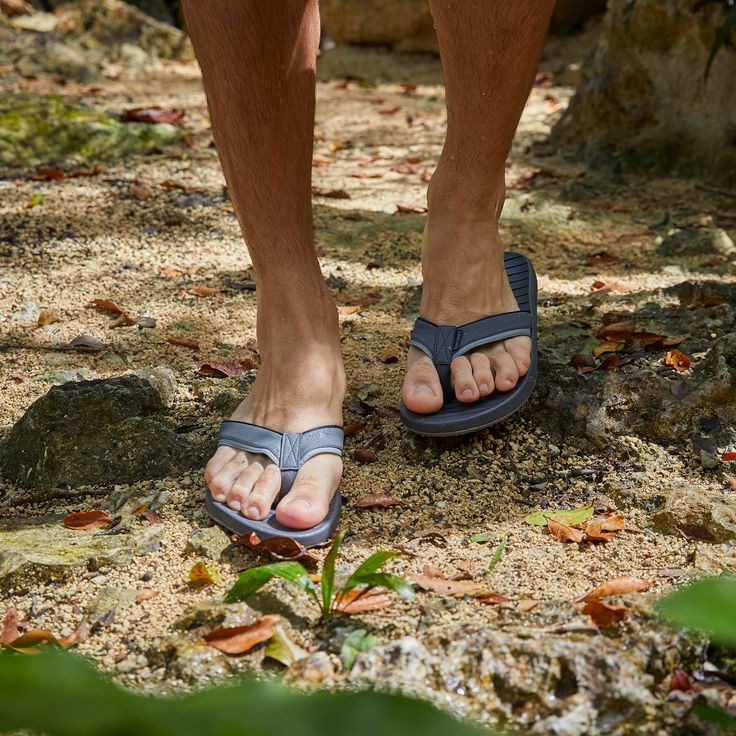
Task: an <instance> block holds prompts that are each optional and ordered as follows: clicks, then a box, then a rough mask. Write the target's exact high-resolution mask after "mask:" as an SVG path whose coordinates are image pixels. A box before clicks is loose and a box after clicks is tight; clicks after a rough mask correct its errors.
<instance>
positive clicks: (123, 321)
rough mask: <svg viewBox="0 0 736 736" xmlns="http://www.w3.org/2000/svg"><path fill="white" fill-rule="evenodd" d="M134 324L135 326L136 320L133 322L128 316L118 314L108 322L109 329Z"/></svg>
mask: <svg viewBox="0 0 736 736" xmlns="http://www.w3.org/2000/svg"><path fill="white" fill-rule="evenodd" d="M134 324H136V320H134V319H133V317H131V316H130V315H129V314H120V315H118V316H117V317H116V318H115V319H114V320H113V321H112V322H110V327H111V328H114V327H130V326H131V325H134Z"/></svg>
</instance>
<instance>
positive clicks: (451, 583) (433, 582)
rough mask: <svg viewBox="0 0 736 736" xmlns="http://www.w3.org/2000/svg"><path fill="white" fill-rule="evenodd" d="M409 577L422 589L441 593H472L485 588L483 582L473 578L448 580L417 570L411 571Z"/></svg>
mask: <svg viewBox="0 0 736 736" xmlns="http://www.w3.org/2000/svg"><path fill="white" fill-rule="evenodd" d="M407 577H408V578H409V579H410V580H413V581H414V582H415V583H416V584H417V585H418V586H419V587H420V588H422V590H427V591H431V592H432V593H439V594H440V595H470V594H471V593H477V592H478V591H479V590H481V589H482V588H483V583H478V582H475V581H473V580H446V579H443V578H438V577H432V576H430V575H422V574H421V573H416V572H415V573H409V575H408V576H407Z"/></svg>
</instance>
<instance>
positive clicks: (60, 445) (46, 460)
mask: <svg viewBox="0 0 736 736" xmlns="http://www.w3.org/2000/svg"><path fill="white" fill-rule="evenodd" d="M159 379H160V380H158V379H157V380H156V381H155V383H156V385H154V382H151V381H150V380H146V379H144V378H142V377H140V376H137V375H123V376H118V377H115V378H108V379H102V380H92V381H78V382H70V383H65V384H62V385H60V386H53V387H52V388H51V389H50V390H49V391H48V393H47V394H46V395H44V396H42V397H41V398H40V399H38V400H37V401H36V402H34V403H33V404H32V405H31V407H30V408H29V409H28V411H27V412H26V413H25V414H24V415H23V416H22V417H21V418H20V419H19V420H18V422H17V423H16V424H15V426H14V427H13V428H12V430H11V432H10V436H9V437H8V439H7V441H6V442H5V443H4V445H3V446H2V449H1V450H0V459H1V463H0V464H1V466H2V473H3V475H4V476H5V477H6V478H7V479H9V480H11V481H12V482H14V483H17V484H18V485H20V486H22V487H25V488H36V489H53V488H57V487H59V486H66V487H72V488H73V487H76V486H80V485H103V484H113V483H119V484H128V483H134V482H136V481H138V480H143V479H151V478H161V477H164V476H167V475H176V474H177V473H180V472H183V471H185V470H189V469H192V468H196V467H203V466H204V463H205V462H206V458H207V456H208V455H209V452H210V450H211V441H210V439H209V437H208V435H206V434H204V435H203V434H201V433H198V432H197V431H196V428H195V431H190V432H187V431H177V430H178V427H177V424H176V421H175V418H174V416H173V414H172V413H171V412H170V411H169V410H168V409H167V407H166V403H165V402H166V399H167V397H166V392H165V390H163V389H162V391H159V390H158V388H157V387H160V386H161V385H162V381H163V379H162V378H161V377H160V376H159ZM185 429H186V428H185Z"/></svg>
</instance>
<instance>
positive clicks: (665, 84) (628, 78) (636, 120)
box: [552, 0, 736, 182]
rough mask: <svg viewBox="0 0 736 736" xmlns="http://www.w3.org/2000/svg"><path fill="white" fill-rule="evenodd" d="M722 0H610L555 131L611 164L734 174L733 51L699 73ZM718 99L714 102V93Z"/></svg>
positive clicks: (593, 158) (557, 137)
mask: <svg viewBox="0 0 736 736" xmlns="http://www.w3.org/2000/svg"><path fill="white" fill-rule="evenodd" d="M726 8H727V6H726V4H725V3H699V2H698V0H637V1H636V2H630V0H610V1H609V3H608V10H607V13H606V16H605V20H604V30H603V33H602V35H601V38H600V40H599V42H598V45H597V47H596V49H595V51H594V53H593V55H592V57H591V58H590V59H588V60H587V61H586V62H585V63H584V64H583V74H584V81H583V83H582V85H581V86H580V87H579V88H578V91H577V93H576V94H575V96H574V98H573V100H572V101H571V104H570V107H569V109H568V111H567V112H566V113H565V115H564V116H563V118H562V119H561V120H560V123H559V124H558V125H557V127H556V129H555V131H554V133H553V137H552V139H553V141H555V142H557V143H558V144H562V145H563V146H569V147H570V149H571V150H572V151H574V152H575V155H576V157H577V158H580V157H582V158H584V159H586V160H587V161H588V162H590V163H592V164H593V165H598V166H601V167H603V168H607V169H613V170H616V169H619V168H623V169H624V170H632V171H640V172H645V173H647V174H652V173H653V172H659V173H669V172H675V173H680V174H686V175H693V176H701V177H708V178H709V179H713V178H714V177H715V178H719V179H721V180H723V181H725V182H730V181H734V180H736V147H735V146H734V145H733V125H734V120H736V74H734V70H735V69H736V50H735V49H734V48H733V46H731V45H730V44H728V43H726V44H723V46H722V48H721V49H720V51H719V53H718V55H717V56H716V58H715V61H714V63H713V66H712V67H711V70H710V75H709V78H708V80H707V84H706V81H705V69H706V63H707V60H708V57H709V55H710V52H711V48H712V47H713V43H714V41H715V39H716V34H717V33H718V30H719V29H720V28H721V27H722V26H723V24H724V21H725V18H726ZM716 101H717V102H716Z"/></svg>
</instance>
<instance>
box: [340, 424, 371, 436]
mask: <svg viewBox="0 0 736 736" xmlns="http://www.w3.org/2000/svg"><path fill="white" fill-rule="evenodd" d="M367 426H368V425H367V424H366V423H365V422H353V423H352V424H346V425H345V426H344V427H343V428H342V432H343V434H344V435H345V436H346V437H350V436H351V435H354V434H358V432H362V431H363V430H364V429H365V428H366V427H367Z"/></svg>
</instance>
